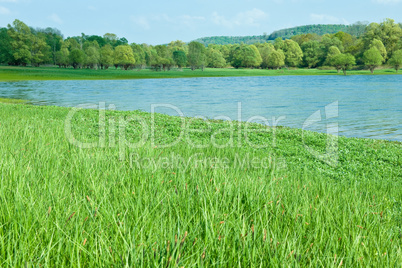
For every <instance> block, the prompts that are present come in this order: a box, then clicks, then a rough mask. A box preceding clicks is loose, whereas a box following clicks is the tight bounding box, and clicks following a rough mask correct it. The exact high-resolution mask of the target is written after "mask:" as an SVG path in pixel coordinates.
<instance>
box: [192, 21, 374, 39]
mask: <svg viewBox="0 0 402 268" xmlns="http://www.w3.org/2000/svg"><path fill="white" fill-rule="evenodd" d="M366 26H367V23H362V22H357V23H355V24H352V25H343V24H316V25H305V26H298V27H293V28H288V29H282V30H279V31H275V32H273V33H271V34H270V35H253V36H212V37H203V38H199V39H196V40H194V41H197V42H200V43H202V44H204V45H209V44H219V45H228V44H239V43H242V42H243V43H245V44H254V43H264V42H266V41H269V40H275V39H276V38H278V37H281V38H283V39H289V38H291V37H292V36H295V35H300V34H318V35H324V34H333V33H337V32H340V31H342V32H345V33H349V34H351V35H353V36H360V35H362V34H363V33H364V30H365V28H366Z"/></svg>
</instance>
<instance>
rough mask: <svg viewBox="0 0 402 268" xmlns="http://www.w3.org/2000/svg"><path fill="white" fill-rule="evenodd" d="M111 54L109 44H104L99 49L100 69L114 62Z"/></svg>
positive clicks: (106, 67)
mask: <svg viewBox="0 0 402 268" xmlns="http://www.w3.org/2000/svg"><path fill="white" fill-rule="evenodd" d="M113 54H114V51H113V47H112V45H110V44H106V45H104V46H103V47H102V48H101V49H100V59H99V62H100V65H101V68H102V69H108V68H109V67H110V66H112V65H113V64H114V59H113Z"/></svg>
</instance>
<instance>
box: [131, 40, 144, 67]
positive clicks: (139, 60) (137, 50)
mask: <svg viewBox="0 0 402 268" xmlns="http://www.w3.org/2000/svg"><path fill="white" fill-rule="evenodd" d="M130 46H131V49H132V50H133V53H134V59H135V65H136V66H137V68H138V69H139V70H141V69H143V68H144V67H145V66H146V65H147V62H146V59H145V51H144V49H143V47H142V46H141V45H138V44H135V43H132V44H131V45H130Z"/></svg>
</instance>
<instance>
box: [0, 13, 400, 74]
mask: <svg viewBox="0 0 402 268" xmlns="http://www.w3.org/2000/svg"><path fill="white" fill-rule="evenodd" d="M0 63H2V64H9V65H15V66H26V65H32V66H40V65H43V64H53V65H58V66H59V67H60V68H67V67H70V66H71V67H73V68H75V69H77V68H91V69H99V68H100V69H108V68H109V67H115V68H121V69H124V70H128V69H134V68H138V69H143V68H147V67H148V68H152V69H154V70H156V71H161V70H164V71H168V70H171V69H172V68H178V69H182V68H183V67H190V68H191V69H192V70H195V69H204V68H205V67H211V68H225V67H234V68H262V69H279V68H282V67H304V68H317V67H323V66H332V67H333V68H335V69H337V70H338V72H340V71H343V72H344V73H345V74H346V70H348V69H349V68H351V66H353V65H359V66H361V67H362V68H364V66H366V68H368V69H370V70H371V72H374V70H375V68H377V67H378V66H380V65H382V64H388V65H392V66H393V67H394V68H395V69H396V70H397V71H398V69H399V67H400V66H401V64H402V29H401V25H400V24H397V23H395V21H394V20H392V19H386V20H384V21H383V22H381V23H371V24H369V25H367V26H365V30H364V33H363V34H362V35H361V36H354V35H351V34H349V33H345V32H342V31H339V32H337V33H334V34H324V35H318V34H314V33H313V34H311V33H307V34H300V35H295V36H292V37H291V38H290V39H285V40H283V39H282V38H281V37H278V38H276V39H275V40H274V41H273V42H260V43H255V44H244V43H241V44H228V45H216V44H210V45H208V46H205V45H204V44H202V43H200V42H196V41H193V42H190V43H188V44H186V43H185V42H182V41H179V40H178V41H172V42H170V43H169V44H167V45H156V46H152V45H147V44H136V43H132V44H129V43H128V41H127V39H125V38H118V37H117V36H116V35H115V34H111V33H107V34H105V35H104V36H95V35H92V36H88V35H85V34H82V35H81V36H76V37H69V38H66V39H64V38H63V36H62V34H61V33H60V31H58V30H57V29H52V28H47V29H33V28H30V27H28V26H27V25H26V24H25V23H23V22H22V21H19V20H15V21H14V22H13V23H12V25H8V26H7V28H1V29H0Z"/></svg>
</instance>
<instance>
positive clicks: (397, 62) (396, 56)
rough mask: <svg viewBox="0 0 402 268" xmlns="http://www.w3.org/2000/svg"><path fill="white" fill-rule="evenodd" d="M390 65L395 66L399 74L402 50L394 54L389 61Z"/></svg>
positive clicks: (401, 64)
mask: <svg viewBox="0 0 402 268" xmlns="http://www.w3.org/2000/svg"><path fill="white" fill-rule="evenodd" d="M388 64H390V65H392V66H394V68H395V71H396V72H398V70H399V68H400V67H401V66H402V49H400V50H397V51H395V52H394V53H393V55H392V57H391V58H390V59H389V61H388Z"/></svg>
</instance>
